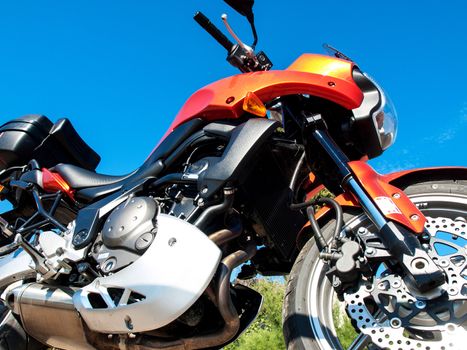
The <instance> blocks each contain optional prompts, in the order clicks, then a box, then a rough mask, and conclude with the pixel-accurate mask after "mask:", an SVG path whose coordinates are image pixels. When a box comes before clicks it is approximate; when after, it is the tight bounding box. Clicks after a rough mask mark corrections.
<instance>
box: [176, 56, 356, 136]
mask: <svg viewBox="0 0 467 350" xmlns="http://www.w3.org/2000/svg"><path fill="white" fill-rule="evenodd" d="M353 67H354V65H353V63H351V62H348V61H344V60H339V59H336V58H333V57H329V56H321V55H311V54H305V55H302V56H301V57H300V58H299V59H297V61H295V62H294V63H293V64H292V65H291V66H290V67H289V68H288V69H287V70H283V71H264V72H253V73H245V74H239V75H235V76H232V77H229V78H225V79H222V80H219V81H217V82H214V83H212V84H210V85H208V86H206V87H204V88H202V89H200V90H198V91H197V92H195V93H194V94H193V95H192V96H191V97H190V98H189V99H188V100H187V101H186V103H185V104H184V105H183V107H182V108H181V110H180V112H179V113H178V114H177V116H176V118H175V120H174V121H173V123H172V125H171V126H170V128H169V132H170V131H172V130H173V129H175V128H176V127H177V126H179V125H180V124H182V123H185V122H186V121H188V120H191V119H194V118H198V117H201V118H203V119H205V120H208V121H211V120H219V119H235V118H239V117H240V116H241V115H243V114H244V111H243V110H242V105H243V100H244V98H245V96H246V95H247V94H248V93H249V92H253V93H254V94H255V95H256V96H258V97H259V99H260V100H261V101H263V102H267V101H270V100H272V99H274V98H276V97H279V96H285V95H292V94H309V95H313V96H318V97H321V98H324V99H327V100H330V101H332V102H335V103H337V104H339V105H341V106H343V107H345V108H347V109H354V108H357V107H358V106H360V104H361V103H362V100H363V94H362V91H361V90H360V88H359V87H358V86H357V85H356V84H355V82H354V80H353V78H352V70H353Z"/></svg>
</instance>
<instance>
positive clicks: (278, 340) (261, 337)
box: [225, 278, 285, 350]
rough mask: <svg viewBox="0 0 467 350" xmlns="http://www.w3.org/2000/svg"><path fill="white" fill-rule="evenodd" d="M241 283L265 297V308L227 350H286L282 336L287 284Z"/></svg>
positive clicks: (263, 281) (250, 281)
mask: <svg viewBox="0 0 467 350" xmlns="http://www.w3.org/2000/svg"><path fill="white" fill-rule="evenodd" d="M241 283H242V284H244V285H246V286H248V287H250V288H252V289H255V290H256V291H258V292H259V293H260V294H261V295H262V296H263V297H264V300H263V306H262V308H261V311H260V313H259V315H258V317H257V319H256V320H255V322H253V324H252V325H251V326H250V327H249V328H248V329H247V330H246V331H245V333H243V334H242V335H241V336H240V338H238V339H237V340H236V341H234V342H233V343H232V344H230V345H228V346H227V347H225V349H228V350H234V349H255V350H270V349H274V350H276V349H277V350H280V349H285V343H284V338H283V335H282V300H283V298H284V292H285V284H284V283H282V282H279V281H273V280H270V279H266V278H261V279H251V280H248V281H242V282H241Z"/></svg>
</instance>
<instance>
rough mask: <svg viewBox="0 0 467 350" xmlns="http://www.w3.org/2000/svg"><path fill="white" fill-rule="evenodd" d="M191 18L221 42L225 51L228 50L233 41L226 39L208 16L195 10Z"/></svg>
mask: <svg viewBox="0 0 467 350" xmlns="http://www.w3.org/2000/svg"><path fill="white" fill-rule="evenodd" d="M193 18H194V20H195V21H196V22H198V24H199V25H200V26H201V27H203V28H204V30H205V31H207V32H208V33H209V34H211V36H212V37H213V38H214V39H216V40H217V42H218V43H219V44H221V45H222V46H223V47H224V48H225V49H226V50H227V51H229V52H230V49H231V48H232V46H233V43H232V42H231V41H230V40H229V39H227V37H226V36H225V35H224V34H222V32H221V31H220V30H219V29H218V28H217V27H216V26H215V25H214V24H212V23H211V21H210V20H209V18H207V17H206V16H205V15H203V14H202V13H201V12H200V11H198V12H196V14H195V15H194V16H193Z"/></svg>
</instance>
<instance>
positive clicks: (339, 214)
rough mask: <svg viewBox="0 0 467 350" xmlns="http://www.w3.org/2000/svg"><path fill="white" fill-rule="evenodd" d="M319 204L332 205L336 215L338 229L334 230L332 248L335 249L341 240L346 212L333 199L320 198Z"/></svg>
mask: <svg viewBox="0 0 467 350" xmlns="http://www.w3.org/2000/svg"><path fill="white" fill-rule="evenodd" d="M318 204H327V205H330V206H331V207H332V208H333V209H334V211H335V213H336V227H335V228H334V238H333V240H332V247H333V248H335V244H336V242H337V241H338V240H339V239H340V237H339V236H340V233H341V231H342V225H343V224H344V211H343V210H342V207H341V206H340V204H339V203H337V202H336V201H335V200H334V199H332V198H326V197H323V198H320V199H318Z"/></svg>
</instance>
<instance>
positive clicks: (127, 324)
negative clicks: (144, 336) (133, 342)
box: [125, 315, 133, 330]
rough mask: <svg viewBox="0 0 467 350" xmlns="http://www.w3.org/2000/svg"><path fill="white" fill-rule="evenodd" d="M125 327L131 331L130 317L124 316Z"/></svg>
mask: <svg viewBox="0 0 467 350" xmlns="http://www.w3.org/2000/svg"><path fill="white" fill-rule="evenodd" d="M125 325H126V328H128V329H129V330H132V329H133V322H132V321H131V317H130V316H128V315H127V316H125Z"/></svg>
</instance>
